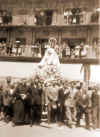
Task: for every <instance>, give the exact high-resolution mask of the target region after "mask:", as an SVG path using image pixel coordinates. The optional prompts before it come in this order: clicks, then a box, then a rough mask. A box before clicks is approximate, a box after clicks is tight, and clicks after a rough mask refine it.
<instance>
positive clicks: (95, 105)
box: [91, 89, 99, 129]
mask: <svg viewBox="0 0 100 137" xmlns="http://www.w3.org/2000/svg"><path fill="white" fill-rule="evenodd" d="M91 101H92V122H93V123H92V125H93V128H94V129H96V128H97V121H98V101H99V97H98V89H94V90H93V93H92V97H91Z"/></svg>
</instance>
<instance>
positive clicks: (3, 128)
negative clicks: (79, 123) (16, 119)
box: [0, 122, 100, 137]
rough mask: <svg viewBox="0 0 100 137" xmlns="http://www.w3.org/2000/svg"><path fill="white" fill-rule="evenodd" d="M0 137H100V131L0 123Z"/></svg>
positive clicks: (46, 125) (51, 125)
mask: <svg viewBox="0 0 100 137" xmlns="http://www.w3.org/2000/svg"><path fill="white" fill-rule="evenodd" d="M0 137H100V129H97V130H91V131H89V130H86V129H84V128H72V129H70V128H68V127H66V126H61V127H59V126H58V125H57V124H50V125H48V124H44V123H42V124H41V125H40V126H36V125H35V126H33V127H30V126H29V125H25V126H16V127H12V125H11V123H9V124H5V123H3V122H0Z"/></svg>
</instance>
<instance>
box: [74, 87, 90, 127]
mask: <svg viewBox="0 0 100 137" xmlns="http://www.w3.org/2000/svg"><path fill="white" fill-rule="evenodd" d="M88 105H89V97H88V94H87V92H86V90H84V89H83V87H82V89H79V91H78V92H77V93H76V109H77V114H76V118H77V123H76V125H77V126H80V119H81V118H82V116H83V114H85V122H86V126H85V127H86V128H87V129H89V128H90V127H89V114H88Z"/></svg>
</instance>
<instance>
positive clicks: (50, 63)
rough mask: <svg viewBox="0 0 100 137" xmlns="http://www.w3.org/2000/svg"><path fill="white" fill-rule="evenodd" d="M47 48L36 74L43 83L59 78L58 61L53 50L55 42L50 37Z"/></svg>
mask: <svg viewBox="0 0 100 137" xmlns="http://www.w3.org/2000/svg"><path fill="white" fill-rule="evenodd" d="M47 47H48V48H47V49H46V51H45V55H44V57H43V58H42V60H41V61H40V63H39V64H38V66H37V71H36V74H37V76H38V77H40V78H41V79H43V80H44V81H53V80H57V79H59V78H60V77H61V68H60V61H59V57H58V55H57V53H56V49H55V48H56V47H57V40H56V39H55V38H53V37H51V38H50V39H49V44H48V46H47Z"/></svg>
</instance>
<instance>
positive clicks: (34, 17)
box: [0, 8, 99, 26]
mask: <svg viewBox="0 0 100 137" xmlns="http://www.w3.org/2000/svg"><path fill="white" fill-rule="evenodd" d="M24 10H25V9H22V11H23V12H22V13H20V14H19V15H13V11H12V12H11V11H8V10H2V9H1V10H0V25H1V26H3V25H9V24H10V25H12V24H13V25H42V26H46V25H58V24H59V21H60V20H59V18H61V19H62V21H63V22H62V23H61V24H62V25H69V24H89V23H98V22H99V10H98V9H95V10H94V11H89V10H88V9H87V8H65V9H63V11H61V13H59V11H56V10H50V9H43V10H41V9H38V10H36V9H35V11H34V12H33V13H31V14H30V13H29V15H27V14H28V13H27V11H26V12H25V11H24ZM19 12H20V11H19ZM24 12H25V13H24ZM20 15H21V16H20ZM55 18H57V20H59V21H55V20H56V19H55Z"/></svg>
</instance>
